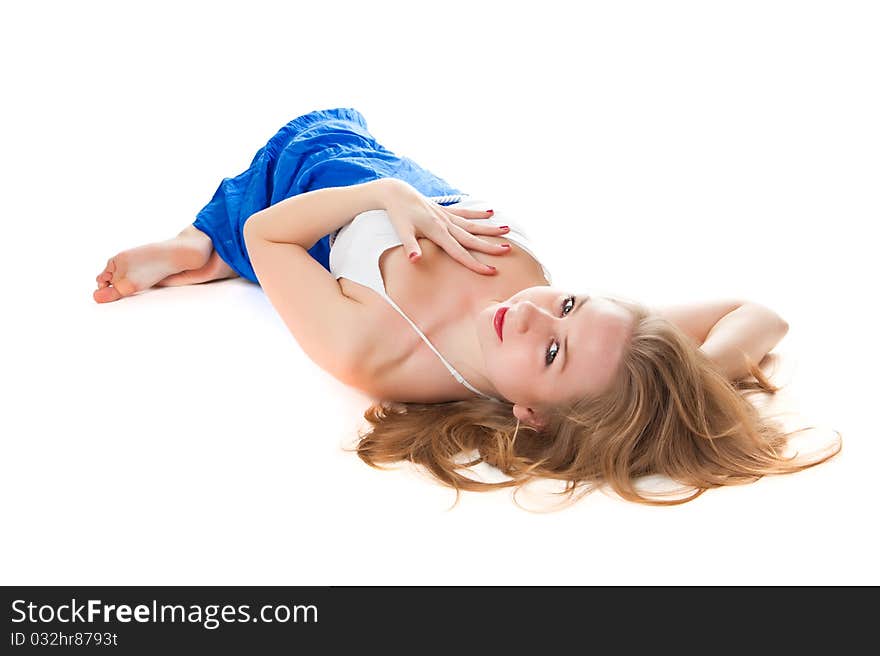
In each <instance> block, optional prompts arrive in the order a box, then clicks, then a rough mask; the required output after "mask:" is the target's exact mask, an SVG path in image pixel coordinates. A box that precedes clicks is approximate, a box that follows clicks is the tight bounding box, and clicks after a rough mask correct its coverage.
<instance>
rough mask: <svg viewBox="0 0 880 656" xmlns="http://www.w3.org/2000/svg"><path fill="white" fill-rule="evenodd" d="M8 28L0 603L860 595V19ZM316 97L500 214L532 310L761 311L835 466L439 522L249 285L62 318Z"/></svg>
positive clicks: (188, 290)
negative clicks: (771, 314)
mask: <svg viewBox="0 0 880 656" xmlns="http://www.w3.org/2000/svg"><path fill="white" fill-rule="evenodd" d="M10 5H11V3H5V4H4V5H3V9H2V15H0V55H2V61H3V81H2V84H3V95H4V97H5V100H4V101H3V103H2V108H0V111H2V121H0V135H2V149H0V150H2V152H0V166H2V169H0V174H2V177H0V179H2V184H3V191H2V215H3V225H4V227H5V232H4V248H3V254H4V258H3V259H4V261H3V265H4V274H5V275H4V277H3V283H2V284H3V290H2V293H3V298H4V304H5V306H6V310H5V311H4V315H5V317H6V318H5V320H4V322H3V327H2V337H3V338H2V346H3V377H2V381H3V382H2V385H3V395H2V399H3V401H2V404H3V409H2V413H0V417H2V418H0V422H2V424H0V428H2V459H0V470H2V480H0V495H2V500H0V505H2V515H0V527H2V528H0V531H2V540H0V582H2V583H5V584H72V585H75V584H96V585H97V584H180V585H184V584H217V585H219V584H258V585H271V584H279V585H280V584H286V585H342V584H350V585H360V584H399V583H413V584H479V585H483V584H502V585H507V584H529V585H532V584H561V585H569V584H578V585H591V584H735V585H739V584H813V583H815V584H874V585H876V584H878V583H880V569H878V564H877V558H876V554H877V550H878V539H877V528H876V525H877V511H876V508H877V502H878V485H877V483H876V480H875V478H876V473H877V463H878V456H880V446H878V431H877V423H878V422H877V407H878V406H877V403H876V398H875V396H876V390H877V382H876V381H877V364H878V362H877V342H876V337H875V331H876V328H877V318H878V316H877V310H876V303H875V297H874V289H875V283H876V279H877V265H876V246H877V239H876V231H875V227H874V226H875V224H876V222H877V220H878V205H880V202H878V180H880V155H878V153H880V130H878V120H877V117H878V116H880V97H878V79H880V78H878V73H880V71H878V68H880V46H878V39H877V35H878V33H880V21H878V14H877V9H876V4H874V3H870V2H863V3H859V2H841V1H839V0H838V1H834V2H806V1H799V2H771V1H768V0H761V1H759V2H745V1H740V2H735V3H734V2H725V3H719V2H703V1H694V2H662V3H660V2H605V3H574V2H552V1H548V0H544V1H542V2H529V3H515V2H498V3H489V2H476V1H474V0H470V1H468V2H451V1H449V0H445V1H444V2H442V3H440V2H438V3H432V4H431V5H425V4H423V3H412V2H400V3H381V2H375V1H370V2H339V1H337V2H332V3H322V2H309V3H304V2H303V3H300V2H286V3H278V4H267V3H259V2H248V3H241V2H235V3H219V2H205V3H195V2H192V3H180V2H168V3H157V2H150V3H144V4H143V5H142V6H141V7H139V8H135V5H134V4H133V3H116V2H106V3H98V2H85V1H80V2H75V3H69V2H30V3H18V6H17V7H15V8H12V7H11V6H10ZM575 7H577V9H575ZM338 106H345V107H355V108H356V109H358V110H360V111H361V112H362V113H363V114H364V116H365V117H366V119H367V121H368V124H369V127H370V130H371V132H372V133H373V135H374V136H375V137H376V138H377V139H378V140H379V141H380V142H381V143H383V144H384V145H385V146H387V147H389V148H391V149H392V150H394V151H395V152H397V153H399V154H402V155H406V156H409V157H412V158H413V159H415V160H416V161H418V162H419V163H420V164H422V165H423V166H424V167H426V168H428V169H429V170H431V171H433V172H435V173H436V174H438V175H440V176H441V177H443V178H445V179H446V180H447V181H449V182H450V183H451V184H453V185H455V186H458V187H459V188H461V189H463V190H465V191H468V192H470V193H472V194H475V195H479V196H481V197H483V198H486V199H491V200H492V202H493V204H494V205H495V207H496V209H499V211H500V210H501V209H502V208H503V209H504V210H505V211H507V212H511V213H514V214H516V215H517V216H518V217H519V220H520V221H522V223H523V224H524V225H525V226H526V227H527V228H528V231H529V232H530V234H531V236H532V237H533V238H534V239H535V240H536V241H537V242H538V243H539V246H540V247H541V252H543V253H545V254H546V260H547V264H548V267H549V268H550V270H551V272H552V273H553V276H554V282H555V283H556V284H557V285H558V286H560V287H565V288H567V289H572V290H575V291H576V290H578V289H581V288H586V287H588V288H591V289H595V288H598V289H602V290H607V291H608V292H609V293H617V294H621V295H625V296H629V297H632V298H635V299H638V300H641V301H643V302H646V303H649V304H650V303H658V304H659V303H666V302H669V303H673V302H686V301H692V300H701V299H707V298H721V297H725V298H726V297H730V296H736V297H742V298H747V299H750V300H754V301H757V302H761V303H764V304H767V305H769V306H771V307H773V308H774V309H776V310H777V311H778V312H779V313H780V314H782V315H783V316H784V317H785V318H787V319H788V321H789V323H790V325H791V329H790V332H789V334H788V336H787V337H786V338H785V339H784V340H783V342H782V343H781V344H780V345H779V347H778V348H777V352H778V353H779V354H780V356H781V357H782V361H783V365H784V366H783V368H782V371H781V374H780V376H779V377H778V378H777V382H779V383H787V384H788V387H787V388H786V397H785V398H786V399H787V400H786V407H787V408H790V409H792V410H793V411H795V412H797V413H799V415H797V416H795V417H794V419H793V420H792V423H791V427H793V428H797V427H800V426H806V425H815V426H817V427H818V433H817V434H818V435H819V437H820V438H823V439H824V438H825V437H827V436H829V435H831V432H832V430H834V429H836V430H839V431H841V433H842V434H843V439H844V451H843V453H842V454H841V455H840V456H839V457H838V458H836V459H835V460H834V461H832V462H829V463H826V464H825V465H822V466H820V467H817V468H815V469H812V470H808V471H806V472H802V473H798V474H794V475H791V476H785V477H779V478H773V479H764V480H762V481H759V482H758V483H756V484H754V485H750V486H745V487H738V488H727V489H721V490H714V491H710V492H708V493H706V494H705V495H703V496H702V497H701V498H699V499H697V500H696V501H694V502H692V503H689V504H686V505H684V506H679V507H672V508H654V507H647V506H639V505H635V504H631V503H628V502H623V501H620V500H617V499H616V498H614V497H612V496H609V495H605V494H602V493H597V494H594V495H591V496H588V497H586V498H585V499H584V500H582V501H581V502H580V503H578V504H577V505H576V506H574V507H572V508H570V509H568V510H564V511H561V512H556V513H545V514H538V513H532V512H527V511H524V510H521V509H520V508H518V507H517V506H516V505H515V504H514V503H513V501H512V500H511V496H510V491H509V490H507V491H500V492H497V493H465V494H464V495H463V496H462V499H461V501H460V503H459V505H458V506H457V507H456V508H455V509H453V510H451V511H448V510H447V509H448V508H449V506H451V504H452V502H453V500H454V493H453V492H452V491H451V490H449V489H448V488H443V487H441V486H439V485H438V484H436V483H434V482H432V481H431V480H430V479H429V478H427V476H426V475H420V474H418V473H416V472H415V471H414V470H412V469H408V468H400V469H397V470H394V471H389V472H383V471H378V470H374V469H371V468H369V467H367V466H366V465H365V464H364V463H362V462H361V461H360V459H358V458H357V457H356V456H355V455H354V454H352V453H348V452H345V451H343V450H342V447H343V446H351V445H352V444H353V442H354V439H355V437H356V431H357V429H358V428H359V427H363V426H364V425H365V424H364V422H363V419H362V413H363V411H364V410H365V409H366V407H367V399H366V397H363V396H362V395H361V394H360V393H359V392H357V391H356V390H353V389H350V388H346V387H344V386H343V385H341V384H339V383H338V382H337V381H335V380H334V379H333V378H331V377H330V376H329V375H327V374H325V373H324V372H323V371H322V370H320V369H318V368H317V367H316V366H315V365H313V364H312V363H311V361H310V360H308V358H307V357H306V356H305V355H304V354H303V352H302V351H301V350H300V349H299V348H298V346H297V344H296V342H295V341H294V340H293V339H292V337H291V336H290V335H289V334H288V333H287V332H286V330H285V328H284V326H283V324H282V322H281V321H280V319H279V318H278V317H277V315H276V314H275V312H274V310H273V309H272V307H271V305H270V304H269V303H268V301H267V299H266V297H265V296H264V295H263V293H262V291H261V290H260V288H259V287H258V286H256V285H252V284H250V283H248V282H246V281H244V280H242V279H238V280H229V281H222V282H215V283H210V284H207V285H201V286H194V287H184V288H166V289H157V290H152V291H148V292H146V293H142V294H140V295H137V296H135V297H132V298H128V299H124V300H122V301H120V302H117V303H111V304H106V305H98V304H96V303H94V301H93V300H92V290H93V289H94V288H95V281H94V279H95V276H96V275H97V274H98V273H99V272H100V271H101V270H102V269H103V267H104V265H105V263H106V261H107V259H108V258H109V257H111V256H112V255H114V254H116V253H117V252H119V251H120V250H123V249H126V248H131V247H134V246H137V245H140V244H143V243H147V242H151V241H156V240H161V239H165V238H168V237H171V236H173V235H175V234H177V232H179V231H180V230H181V229H183V228H184V227H185V226H186V225H188V224H190V223H191V222H192V221H193V220H194V218H195V215H196V213H197V212H198V210H199V209H201V207H202V206H203V205H204V204H205V203H207V202H208V200H210V198H211V195H212V194H213V193H214V190H215V189H216V187H217V185H218V184H219V182H220V180H221V179H222V178H223V177H225V176H234V175H236V174H238V173H240V172H241V171H242V170H244V169H245V168H247V166H248V165H249V163H250V160H251V158H252V157H253V155H254V153H255V152H256V151H257V150H258V149H259V148H260V147H261V146H262V145H264V144H265V142H266V141H267V140H268V138H269V137H271V136H272V135H273V134H274V133H275V131H276V130H277V129H278V128H279V127H281V126H282V125H283V124H284V123H286V122H287V121H288V120H290V119H291V118H294V117H296V116H299V115H300V114H304V113H306V112H308V111H311V110H313V109H326V108H331V107H338ZM869 280H872V281H874V282H873V283H869ZM781 398H782V397H781ZM519 498H520V497H518V499H519ZM520 500H521V502H522V503H523V504H526V503H527V497H522V498H521V499H520Z"/></svg>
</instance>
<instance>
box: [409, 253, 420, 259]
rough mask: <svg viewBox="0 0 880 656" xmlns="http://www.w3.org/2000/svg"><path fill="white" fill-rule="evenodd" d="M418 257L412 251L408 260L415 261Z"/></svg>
mask: <svg viewBox="0 0 880 656" xmlns="http://www.w3.org/2000/svg"><path fill="white" fill-rule="evenodd" d="M418 256H419V254H418V253H416V252H415V251H413V252H412V253H410V254H409V259H410V260H415V259H416V258H417V257H418Z"/></svg>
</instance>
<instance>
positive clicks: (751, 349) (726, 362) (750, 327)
mask: <svg viewBox="0 0 880 656" xmlns="http://www.w3.org/2000/svg"><path fill="white" fill-rule="evenodd" d="M654 312H655V313H656V314H657V315H658V316H660V317H662V318H664V319H667V320H668V321H670V322H671V323H673V324H675V326H676V327H678V328H679V329H680V330H681V331H682V332H683V333H685V334H686V335H687V336H688V337H690V338H691V339H692V340H693V342H694V344H695V345H696V346H698V347H699V348H700V350H702V351H703V353H705V354H706V355H707V356H709V358H710V359H711V360H712V361H713V362H715V363H716V364H717V365H718V366H719V368H720V369H721V370H722V371H723V372H724V374H725V375H726V376H727V378H728V379H729V380H738V379H739V378H742V377H744V376H746V375H747V374H748V373H749V370H748V364H747V361H746V360H747V359H748V360H750V361H752V362H754V363H755V364H757V363H759V362H760V361H761V360H762V359H763V358H764V356H765V355H767V353H769V352H770V351H771V350H772V349H773V347H775V346H776V345H777V344H778V343H779V342H780V341H781V340H782V338H783V337H785V334H786V333H787V332H788V323H787V322H786V321H785V320H784V319H783V318H782V317H781V316H779V315H778V314H777V313H776V312H774V311H773V310H771V309H770V308H768V307H766V306H763V305H761V304H759V303H751V302H748V301H742V300H736V299H728V300H718V301H708V302H701V303H687V304H681V305H673V306H667V307H660V308H655V309H654Z"/></svg>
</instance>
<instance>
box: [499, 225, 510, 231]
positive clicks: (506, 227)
mask: <svg viewBox="0 0 880 656" xmlns="http://www.w3.org/2000/svg"><path fill="white" fill-rule="evenodd" d="M498 229H499V230H510V226H498Z"/></svg>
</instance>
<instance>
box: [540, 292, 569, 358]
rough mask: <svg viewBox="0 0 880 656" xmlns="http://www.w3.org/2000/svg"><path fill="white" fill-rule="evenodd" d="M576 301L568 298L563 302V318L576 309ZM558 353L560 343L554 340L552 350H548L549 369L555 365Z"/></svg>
mask: <svg viewBox="0 0 880 656" xmlns="http://www.w3.org/2000/svg"><path fill="white" fill-rule="evenodd" d="M576 300H577V299H576V298H575V297H574V296H568V297H567V298H566V299H565V300H564V301H563V302H562V316H563V317H564V316H565V315H566V314H568V313H569V312H571V311H572V310H573V309H574V304H575V301H576ZM569 304H570V306H569ZM565 308H568V309H567V310H566V309H565ZM558 353H559V343H558V342H556V341H555V340H554V341H553V343H552V344H551V345H550V348H548V349H547V357H546V362H547V366H548V367H549V366H550V365H551V364H553V361H554V360H555V359H556V355H557V354H558Z"/></svg>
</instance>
